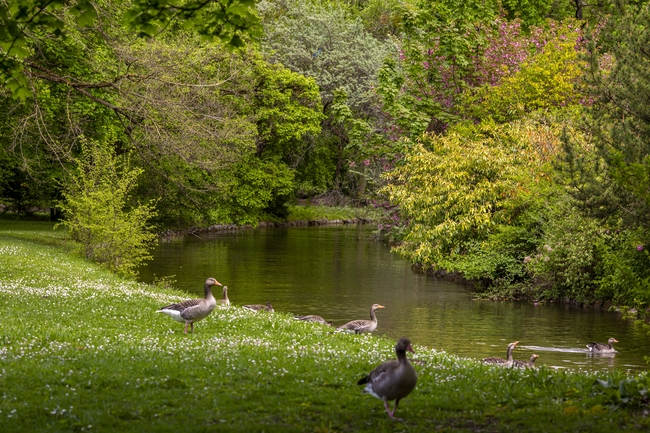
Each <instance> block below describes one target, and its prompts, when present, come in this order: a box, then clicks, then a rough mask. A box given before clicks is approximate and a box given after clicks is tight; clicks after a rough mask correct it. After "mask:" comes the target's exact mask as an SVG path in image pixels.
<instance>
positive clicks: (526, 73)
mask: <svg viewBox="0 0 650 433" xmlns="http://www.w3.org/2000/svg"><path fill="white" fill-rule="evenodd" d="M578 35H579V34H578V32H576V31H575V30H572V29H571V28H570V27H568V26H567V25H566V24H565V25H563V26H562V27H561V28H560V29H559V30H558V34H557V36H556V37H554V38H553V39H552V40H550V41H549V42H548V43H547V44H546V46H545V47H544V49H543V50H542V51H541V52H539V53H537V54H535V55H533V56H531V57H530V58H529V59H528V60H526V61H525V62H523V64H522V65H521V67H520V68H519V70H518V71H517V72H515V73H513V74H512V75H510V76H507V77H505V78H504V79H502V80H501V83H500V84H499V85H498V86H490V85H484V86H482V87H480V88H478V89H477V90H476V91H475V92H473V93H468V94H467V96H466V98H465V100H464V103H463V105H464V106H465V107H466V108H465V111H466V113H467V114H469V115H470V116H472V117H475V118H478V119H484V118H487V117H492V118H493V119H494V120H496V121H498V122H508V121H511V120H514V119H517V118H520V117H521V116H523V115H525V114H526V113H530V112H532V111H535V110H540V109H542V110H548V109H553V108H558V107H565V106H568V105H573V104H577V103H578V102H579V101H580V99H581V98H582V97H583V96H582V93H581V92H579V91H578V86H579V85H580V76H581V73H582V71H581V65H580V60H579V58H578V52H577V51H576V44H577V38H578Z"/></svg>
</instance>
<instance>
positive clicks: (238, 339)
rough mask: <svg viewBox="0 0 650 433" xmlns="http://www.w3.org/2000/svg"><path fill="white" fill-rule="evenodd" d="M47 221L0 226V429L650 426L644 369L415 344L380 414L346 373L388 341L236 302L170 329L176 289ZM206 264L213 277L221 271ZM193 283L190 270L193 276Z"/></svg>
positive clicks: (387, 353)
mask: <svg viewBox="0 0 650 433" xmlns="http://www.w3.org/2000/svg"><path fill="white" fill-rule="evenodd" d="M50 228H51V225H50V224H45V223H43V224H41V223H38V224H27V225H26V224H25V223H12V224H7V223H5V222H4V221H3V222H0V305H2V314H1V315H0V320H1V329H0V369H1V370H0V374H1V375H0V395H2V400H1V401H0V431H2V432H13V431H117V430H119V431H134V432H136V431H137V432H141V431H163V432H164V431H170V432H171V431H193V432H195V431H267V432H269V431H296V432H298V431H305V432H315V431H321V432H325V431H343V432H348V431H349V432H352V431H367V432H393V431H410V432H416V431H422V432H425V431H426V432H429V431H434V430H447V429H448V430H455V431H494V432H499V431H535V432H537V431H538V432H549V431H590V432H599V431H602V432H605V431H608V432H609V431H620V430H624V429H625V430H629V431H637V430H638V431H643V430H647V429H648V428H649V427H650V420H649V418H648V416H647V410H648V406H647V397H642V396H641V393H639V390H641V391H643V390H645V389H646V388H647V385H648V378H647V375H641V376H636V377H628V376H625V375H624V374H623V373H621V372H617V371H614V372H609V373H598V374H595V373H571V372H567V371H554V370H550V369H546V368H541V369H540V370H531V371H523V370H506V369H502V368H498V367H493V366H484V365H481V364H478V363H476V362H475V361H472V360H465V359H460V358H457V357H455V356H451V355H448V354H445V353H443V352H438V351H436V350H435V349H433V348H425V347H420V346H418V345H417V341H415V342H414V343H415V344H414V345H415V350H416V352H417V353H416V354H415V355H413V356H411V358H412V359H415V360H417V365H416V369H417V370H418V374H419V376H420V380H419V383H418V387H417V389H416V390H415V391H414V392H413V394H412V395H410V396H409V397H408V398H406V399H405V400H404V401H403V402H402V403H401V405H400V408H399V409H398V412H397V415H398V416H400V417H402V418H403V420H404V421H403V422H400V421H391V420H389V418H388V416H387V415H386V414H385V412H384V410H383V407H382V404H381V402H380V401H379V400H377V399H374V398H373V397H370V396H368V395H363V394H361V390H360V387H358V386H357V385H356V381H357V380H358V379H359V378H361V377H362V376H363V375H364V374H365V373H367V372H368V371H369V370H370V369H372V368H373V367H374V366H375V365H376V364H377V363H379V362H381V361H383V360H385V359H388V358H392V357H394V352H393V347H394V344H395V342H394V341H390V340H387V339H383V338H379V337H377V336H372V335H362V336H355V335H344V334H332V333H330V332H329V331H330V329H328V328H326V327H322V326H319V325H312V324H307V323H302V322H298V321H295V320H292V318H291V316H290V315H289V314H285V313H275V314H255V313H251V312H248V311H245V310H243V309H241V308H238V307H236V306H234V307H230V308H226V309H219V310H216V311H215V312H214V313H213V314H212V315H211V316H210V317H208V318H207V319H206V320H204V321H202V322H199V323H198V324H197V325H196V326H195V333H194V334H188V335H184V334H183V333H182V328H183V326H182V325H181V324H179V323H177V322H174V321H172V320H170V319H169V318H168V317H166V316H163V315H160V314H155V310H156V309H157V308H159V307H160V306H162V305H164V304H165V303H168V302H171V301H177V300H180V299H184V298H186V297H187V294H185V293H181V292H177V291H173V290H169V289H164V288H159V287H152V286H145V285H142V284H137V283H134V282H130V281H126V280H123V279H120V278H118V277H116V276H114V275H112V274H110V273H108V272H106V271H104V270H103V269H101V268H99V267H98V266H95V265H93V264H91V263H88V262H86V261H84V260H82V259H79V258H76V257H72V256H70V255H68V254H67V253H66V251H65V250H64V249H63V248H61V246H60V238H59V237H58V235H57V234H56V233H54V234H53V233H52V232H51V230H50ZM217 270H218V264H215V273H214V275H211V276H214V277H216V278H217V279H218V278H219V275H218V272H217ZM206 277H208V275H200V276H197V285H198V286H201V285H202V283H203V281H204V279H205V278H206ZM222 283H225V284H228V282H227V281H222ZM230 289H231V290H233V291H234V290H245V288H236V287H230ZM596 379H600V380H602V381H604V382H609V383H611V384H612V385H611V386H607V385H603V384H598V383H597V382H596ZM621 383H623V388H620V384H621ZM626 397H630V399H629V400H628V399H626Z"/></svg>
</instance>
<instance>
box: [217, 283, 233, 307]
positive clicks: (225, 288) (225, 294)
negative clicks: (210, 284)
mask: <svg viewBox="0 0 650 433" xmlns="http://www.w3.org/2000/svg"><path fill="white" fill-rule="evenodd" d="M222 293H223V299H219V303H220V304H221V305H225V306H227V307H230V299H228V286H223V290H222Z"/></svg>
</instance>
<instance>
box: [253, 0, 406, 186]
mask: <svg viewBox="0 0 650 433" xmlns="http://www.w3.org/2000/svg"><path fill="white" fill-rule="evenodd" d="M258 9H259V10H260V13H261V15H262V23H263V25H264V29H265V35H264V38H263V48H264V51H265V52H266V53H268V55H269V57H270V59H271V60H272V61H276V62H278V63H281V64H283V65H285V66H286V67H288V68H289V69H291V70H292V71H294V72H297V73H300V74H302V75H305V76H307V77H313V78H314V80H315V81H316V83H317V84H318V87H319V89H320V93H321V98H322V103H323V113H324V117H323V119H322V133H321V135H320V136H318V137H315V138H314V139H313V140H311V141H310V142H309V143H306V144H305V146H306V147H307V149H308V152H306V153H305V154H304V155H302V161H303V164H302V166H296V167H297V168H298V173H297V175H298V180H299V182H300V183H301V185H303V188H302V192H303V193H305V194H314V193H317V192H324V190H326V189H334V190H335V191H338V192H340V191H341V190H342V189H344V188H345V185H344V178H345V174H346V173H345V172H346V167H347V166H348V163H347V161H348V158H351V159H354V158H358V157H359V156H360V155H362V154H363V153H364V151H365V153H371V151H369V150H368V148H369V147H371V146H372V144H374V143H375V142H377V141H381V140H382V139H381V138H379V137H380V136H381V135H382V134H383V132H382V131H381V129H382V127H383V126H384V124H385V123H386V122H387V119H386V116H385V114H384V113H383V112H382V111H381V110H380V104H379V101H378V99H377V96H376V94H375V93H374V86H375V83H376V75H377V71H378V70H379V68H380V67H381V64H382V62H383V60H384V58H385V57H386V56H388V55H390V54H391V51H394V47H393V44H392V43H391V42H389V41H382V40H379V39H377V38H375V37H374V36H372V35H371V34H370V33H369V32H368V31H366V30H365V28H364V23H363V21H362V20H361V19H360V18H355V17H354V16H353V15H352V14H351V13H350V12H349V11H348V10H346V8H345V7H343V6H342V5H340V4H338V3H336V2H333V3H329V4H326V5H323V4H312V3H310V2H301V1H297V0H273V1H263V2H260V3H259V4H258ZM307 23H308V24H307ZM337 94H338V95H343V94H344V95H346V96H345V98H343V99H342V98H340V97H337ZM343 100H344V102H343ZM335 104H336V105H338V107H334V105H335ZM341 104H344V105H346V106H347V107H349V114H350V116H351V118H354V119H355V120H354V121H353V123H357V124H358V123H360V122H364V123H365V124H366V125H368V127H367V128H366V134H365V136H364V137H363V145H361V142H360V141H359V140H357V138H358V137H356V136H355V137H351V136H350V135H349V134H348V132H349V131H348V130H347V128H346V127H344V126H343V125H342V124H341V123H340V122H339V121H338V120H336V116H337V114H336V112H337V110H338V109H339V108H340V106H341ZM357 132H358V131H357ZM384 141H385V138H384ZM361 148H363V151H362V152H359V149H361ZM326 173H327V174H326Z"/></svg>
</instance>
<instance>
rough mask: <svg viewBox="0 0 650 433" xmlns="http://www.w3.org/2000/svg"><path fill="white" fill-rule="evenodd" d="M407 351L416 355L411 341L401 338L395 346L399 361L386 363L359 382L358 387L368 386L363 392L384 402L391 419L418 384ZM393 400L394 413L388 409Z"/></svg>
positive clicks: (416, 375)
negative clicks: (401, 401)
mask: <svg viewBox="0 0 650 433" xmlns="http://www.w3.org/2000/svg"><path fill="white" fill-rule="evenodd" d="M407 350H408V351H409V352H413V353H415V351H414V350H413V347H412V346H411V341H410V340H409V339H408V338H400V339H399V341H398V342H397V345H396V346H395V353H397V360H391V361H386V362H384V363H383V364H381V365H379V366H378V367H377V368H375V369H374V370H372V371H371V372H370V374H369V375H367V376H366V377H364V378H363V379H361V380H359V382H357V384H358V385H366V387H365V388H364V389H363V392H366V393H368V394H370V395H372V396H374V397H377V398H378V399H380V400H383V402H384V407H385V408H386V412H387V413H388V416H389V417H391V418H393V416H394V415H395V411H396V410H397V406H398V405H399V401H400V400H401V399H403V398H404V397H406V396H407V395H409V394H410V393H411V391H413V390H414V389H415V385H416V384H417V382H418V374H417V373H416V371H415V368H413V366H412V365H411V363H410V362H409V360H408V358H407V357H406V351H407ZM391 400H395V408H394V409H393V410H392V411H391V410H390V408H389V407H388V402H389V401H391Z"/></svg>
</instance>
